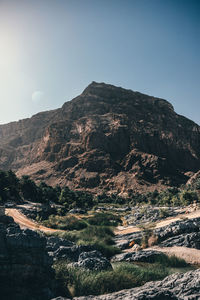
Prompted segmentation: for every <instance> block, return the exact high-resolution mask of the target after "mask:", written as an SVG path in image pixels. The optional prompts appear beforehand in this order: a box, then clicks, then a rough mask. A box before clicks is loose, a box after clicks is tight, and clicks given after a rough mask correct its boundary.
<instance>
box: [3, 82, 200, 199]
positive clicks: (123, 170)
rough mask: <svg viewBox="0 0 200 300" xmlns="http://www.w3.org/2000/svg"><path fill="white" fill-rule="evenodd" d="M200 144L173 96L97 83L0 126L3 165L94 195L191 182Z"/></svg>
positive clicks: (194, 126)
mask: <svg viewBox="0 0 200 300" xmlns="http://www.w3.org/2000/svg"><path fill="white" fill-rule="evenodd" d="M199 149H200V127H199V126H198V125H197V124H195V123H194V122H192V121H190V120H188V119H187V118H185V117H182V116H179V115H178V114H176V113H175V112H174V109H173V107H172V105H171V104H170V103H169V102H167V101H166V100H163V99H159V98H154V97H152V96H147V95H144V94H141V93H139V92H133V91H131V90H125V89H122V88H119V87H115V86H112V85H107V84H104V83H96V82H93V83H92V84H90V85H89V86H88V87H87V88H86V89H85V90H84V92H83V93H82V94H81V95H80V96H78V97H76V98H75V99H73V100H72V101H69V102H66V103H65V104H64V105H63V106H62V108H60V109H57V110H54V111H48V112H43V113H39V114H37V115H35V116H33V117H32V118H30V119H25V120H21V121H19V122H13V123H9V124H6V125H0V169H4V170H8V169H13V170H14V171H17V174H18V175H23V174H28V175H31V177H32V178H33V179H36V180H38V181H40V180H45V181H46V182H47V183H49V184H52V185H55V184H57V183H59V184H63V185H64V184H65V185H68V186H69V187H70V188H72V189H82V190H88V191H91V192H94V193H102V191H103V190H104V191H105V192H108V191H109V192H111V193H118V194H121V195H123V196H126V195H128V194H129V193H132V192H133V191H134V192H136V191H139V192H141V191H148V190H154V189H155V188H157V189H159V188H162V187H164V186H166V185H167V186H171V185H179V184H181V183H185V182H186V181H187V180H188V178H189V177H188V176H191V175H192V174H194V173H195V172H197V171H198V170H199V169H200V150H199ZM188 174H189V175H188Z"/></svg>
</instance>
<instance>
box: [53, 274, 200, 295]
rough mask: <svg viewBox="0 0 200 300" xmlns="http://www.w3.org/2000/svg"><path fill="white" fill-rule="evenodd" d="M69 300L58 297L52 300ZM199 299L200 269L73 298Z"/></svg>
mask: <svg viewBox="0 0 200 300" xmlns="http://www.w3.org/2000/svg"><path fill="white" fill-rule="evenodd" d="M65 299H66V300H67V298H63V297H58V298H55V299H52V300H65ZM122 299H123V300H147V299H154V300H175V299H176V300H189V299H191V300H197V299H200V269H198V270H195V271H189V272H187V273H184V274H183V273H181V274H180V273H179V274H178V273H175V274H173V275H170V276H168V277H166V278H165V279H163V280H162V281H154V282H153V281H151V282H148V283H146V284H145V285H143V286H140V287H137V288H133V289H129V290H122V291H119V292H116V293H112V294H106V295H101V296H85V297H77V298H76V297H75V298H73V300H122Z"/></svg>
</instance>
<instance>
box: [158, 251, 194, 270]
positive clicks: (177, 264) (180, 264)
mask: <svg viewBox="0 0 200 300" xmlns="http://www.w3.org/2000/svg"><path fill="white" fill-rule="evenodd" d="M155 262H157V263H159V264H162V265H163V266H165V267H171V268H184V267H187V266H188V264H187V263H186V261H185V260H184V259H182V258H178V257H176V256H175V255H172V256H167V255H165V254H163V255H162V256H159V257H157V258H156V260H155Z"/></svg>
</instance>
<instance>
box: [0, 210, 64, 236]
mask: <svg viewBox="0 0 200 300" xmlns="http://www.w3.org/2000/svg"><path fill="white" fill-rule="evenodd" d="M6 214H7V215H8V216H10V217H12V218H13V219H14V221H15V222H16V223H17V224H19V225H20V227H21V228H29V229H32V230H40V231H43V232H55V231H60V230H56V229H52V228H47V227H45V226H42V225H39V224H37V223H35V222H33V221H32V220H30V219H28V218H27V217H26V216H25V215H23V214H22V213H21V212H20V211H19V210H18V209H16V208H7V209H6Z"/></svg>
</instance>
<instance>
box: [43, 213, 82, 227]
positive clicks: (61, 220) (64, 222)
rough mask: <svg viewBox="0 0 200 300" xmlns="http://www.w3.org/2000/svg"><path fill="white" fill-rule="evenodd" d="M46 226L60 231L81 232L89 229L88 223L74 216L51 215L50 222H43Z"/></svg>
mask: <svg viewBox="0 0 200 300" xmlns="http://www.w3.org/2000/svg"><path fill="white" fill-rule="evenodd" d="M43 224H44V225H45V226H48V227H51V228H54V229H60V230H81V229H83V228H86V227H87V223H86V222H85V221H83V220H81V219H78V218H76V217H74V216H65V217H61V216H55V215H51V216H50V217H49V219H48V220H46V221H43Z"/></svg>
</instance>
